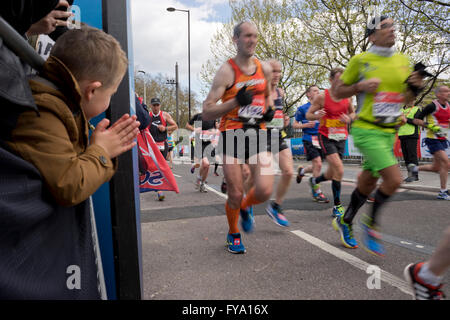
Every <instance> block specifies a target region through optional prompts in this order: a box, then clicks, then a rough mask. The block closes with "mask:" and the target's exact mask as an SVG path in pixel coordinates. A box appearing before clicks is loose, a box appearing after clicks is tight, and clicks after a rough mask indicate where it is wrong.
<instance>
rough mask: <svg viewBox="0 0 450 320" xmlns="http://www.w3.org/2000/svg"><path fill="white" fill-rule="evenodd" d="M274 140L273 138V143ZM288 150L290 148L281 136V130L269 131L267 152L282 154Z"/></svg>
mask: <svg viewBox="0 0 450 320" xmlns="http://www.w3.org/2000/svg"><path fill="white" fill-rule="evenodd" d="M272 136H273V137H272ZM272 138H273V141H272ZM288 148H289V146H288V145H287V143H286V141H285V140H284V138H283V137H282V136H281V131H280V130H268V133H267V150H268V151H270V152H272V153H274V154H275V153H277V152H281V151H283V150H286V149H288Z"/></svg>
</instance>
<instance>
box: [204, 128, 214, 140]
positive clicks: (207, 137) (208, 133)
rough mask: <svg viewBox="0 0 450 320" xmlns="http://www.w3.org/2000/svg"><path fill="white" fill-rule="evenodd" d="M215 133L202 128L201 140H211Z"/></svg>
mask: <svg viewBox="0 0 450 320" xmlns="http://www.w3.org/2000/svg"><path fill="white" fill-rule="evenodd" d="M214 135H215V133H214V132H212V131H209V130H202V132H201V133H200V140H202V141H211V140H212V139H213V137H214Z"/></svg>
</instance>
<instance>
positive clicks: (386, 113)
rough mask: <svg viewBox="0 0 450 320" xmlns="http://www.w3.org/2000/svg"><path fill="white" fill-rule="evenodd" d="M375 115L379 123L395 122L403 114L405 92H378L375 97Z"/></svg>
mask: <svg viewBox="0 0 450 320" xmlns="http://www.w3.org/2000/svg"><path fill="white" fill-rule="evenodd" d="M373 100H374V103H373V116H374V117H375V119H376V120H377V122H378V123H384V124H389V123H395V122H397V118H398V117H399V116H400V115H401V107H402V105H403V102H404V97H403V94H401V93H397V92H377V93H376V94H375V96H374V98H373Z"/></svg>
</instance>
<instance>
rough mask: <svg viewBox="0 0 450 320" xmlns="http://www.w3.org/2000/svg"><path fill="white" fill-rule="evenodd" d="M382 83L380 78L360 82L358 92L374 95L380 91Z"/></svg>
mask: <svg viewBox="0 0 450 320" xmlns="http://www.w3.org/2000/svg"><path fill="white" fill-rule="evenodd" d="M380 83H381V79H378V78H371V79H368V80H364V81H361V82H358V91H363V92H367V93H374V92H375V91H376V90H377V89H378V86H379V85H380Z"/></svg>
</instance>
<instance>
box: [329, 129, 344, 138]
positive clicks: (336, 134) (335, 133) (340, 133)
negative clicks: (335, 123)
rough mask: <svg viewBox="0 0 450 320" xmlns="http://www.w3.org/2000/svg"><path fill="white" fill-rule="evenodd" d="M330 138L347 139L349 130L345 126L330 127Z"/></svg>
mask: <svg viewBox="0 0 450 320" xmlns="http://www.w3.org/2000/svg"><path fill="white" fill-rule="evenodd" d="M328 139H330V140H336V141H341V140H345V139H347V130H346V128H345V127H332V128H328Z"/></svg>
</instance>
